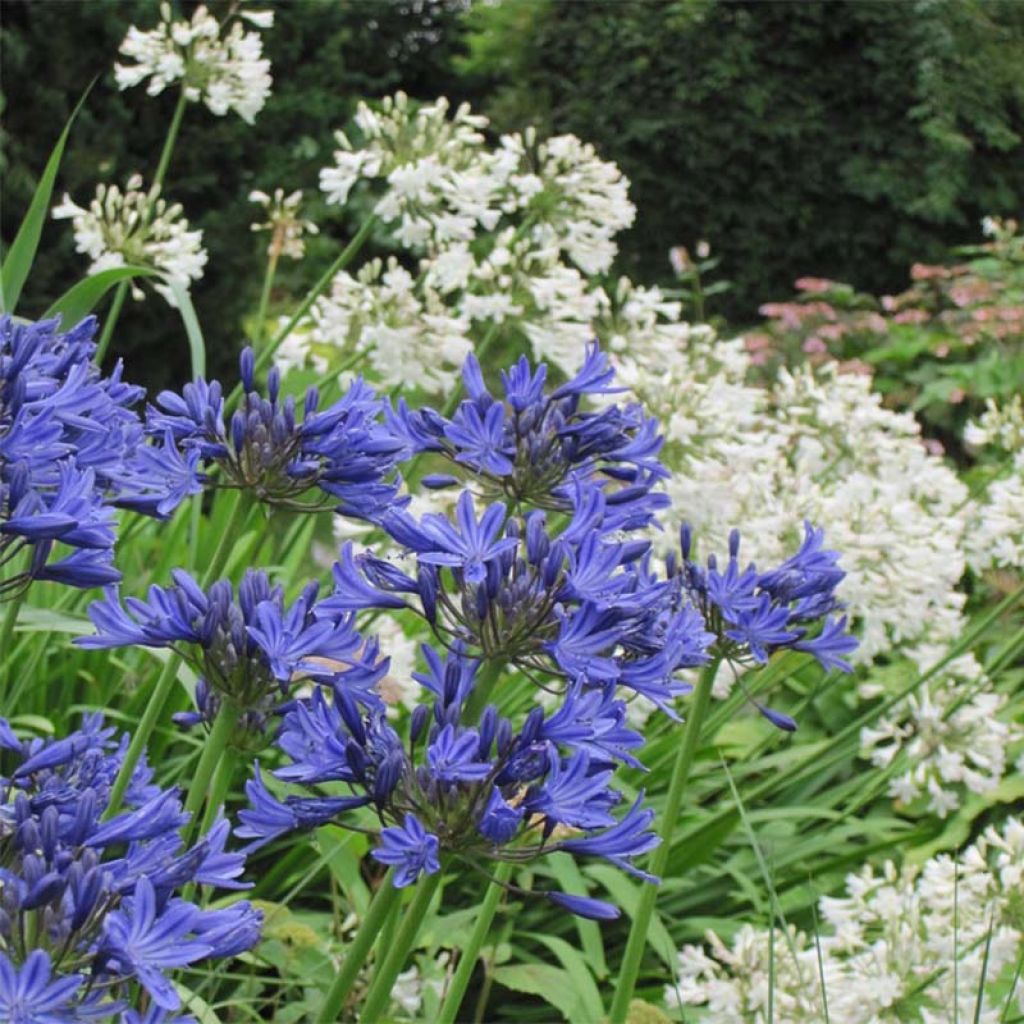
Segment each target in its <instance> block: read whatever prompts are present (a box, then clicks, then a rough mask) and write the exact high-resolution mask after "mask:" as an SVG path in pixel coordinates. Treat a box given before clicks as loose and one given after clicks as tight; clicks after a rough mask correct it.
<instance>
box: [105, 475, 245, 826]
mask: <svg viewBox="0 0 1024 1024" xmlns="http://www.w3.org/2000/svg"><path fill="white" fill-rule="evenodd" d="M249 508H250V505H249V502H248V500H247V498H246V496H245V494H244V493H243V492H242V491H238V492H236V494H235V495H234V503H233V504H232V506H231V512H230V514H229V515H228V521H227V522H226V523H225V524H224V532H223V533H222V534H221V537H220V543H219V544H218V545H217V550H216V551H215V552H214V555H213V560H212V561H211V562H210V565H209V568H208V569H207V570H206V575H205V576H204V577H203V580H202V585H203V587H204V588H205V587H208V586H209V585H210V583H212V582H213V581H214V580H215V579H216V578H217V577H218V576H219V575H220V573H221V572H222V571H223V569H224V566H225V564H226V563H227V560H228V555H229V553H230V551H231V547H232V545H233V544H234V543H235V540H236V539H237V533H238V531H239V528H240V527H241V525H242V524H243V523H244V521H245V518H246V517H247V515H248V512H249ZM180 666H181V658H179V657H178V655H177V654H171V656H170V657H169V658H168V659H167V664H165V665H164V668H163V671H162V672H161V673H160V677H159V679H157V682H156V686H155V687H154V688H153V694H152V696H151V697H150V698H149V703H148V704H147V705H146V710H145V712H144V713H143V715H142V718H141V720H140V721H139V724H138V727H137V728H136V729H135V734H134V735H133V736H132V741H131V743H130V745H129V747H128V752H127V753H126V754H125V756H124V761H122V762H121V767H120V769H119V770H118V773H117V778H116V779H115V780H114V785H113V787H112V788H111V791H110V802H109V803H108V805H107V810H106V813H105V816H106V817H107V818H110V817H113V816H114V815H115V814H116V813H117V812H118V810H119V809H120V807H121V801H122V800H123V799H124V794H125V791H126V790H127V789H128V784H129V783H130V782H131V778H132V775H134V774H135V768H136V766H137V765H138V763H139V758H140V757H142V752H143V751H144V750H145V749H146V744H147V743H149V738H150V736H152V734H153V730H154V729H155V728H156V723H157V722H158V721H159V720H160V717H161V715H162V714H163V711H164V706H165V705H166V704H167V698H168V697H169V696H170V695H171V689H172V687H173V686H174V680H175V678H176V677H177V675H178V669H179V667H180Z"/></svg>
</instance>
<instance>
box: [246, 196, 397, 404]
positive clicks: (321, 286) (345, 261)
mask: <svg viewBox="0 0 1024 1024" xmlns="http://www.w3.org/2000/svg"><path fill="white" fill-rule="evenodd" d="M376 225H377V217H376V215H373V216H370V217H367V218H366V220H364V221H363V224H362V226H361V227H360V228H359V230H358V231H357V232H356V234H355V237H354V238H353V239H352V241H351V242H349V243H348V245H346V246H345V248H344V249H342V250H341V252H340V253H338V256H337V258H336V259H335V261H334V262H333V263H332V264H331V265H330V266H329V267H328V268H327V269H326V270H325V271H324V272H323V274H321V276H320V279H319V280H318V281H317V282H316V284H315V285H313V287H312V288H311V289H310V290H309V292H308V293H307V294H306V297H305V298H304V299H303V300H302V302H300V303H299V307H298V309H296V310H295V312H294V313H293V314H292V315H291V318H290V319H289V321H288V323H286V324H285V325H284V327H282V328H281V330H279V331H278V332H277V334H275V335H274V337H273V339H272V340H271V342H270V344H269V345H268V346H267V347H266V348H265V349H264V350H263V351H262V352H260V353H259V355H257V357H256V370H257V372H259V371H260V370H262V369H263V368H264V367H265V366H266V365H267V364H268V363H269V362H270V360H271V359H273V358H274V353H275V352H276V351H277V350H278V349H279V348H280V347H281V344H282V343H283V342H284V339H285V338H287V337H288V335H289V334H291V332H292V331H293V330H294V329H295V325H296V324H297V323H298V322H299V321H300V320H301V319H302V318H303V317H304V316H305V315H306V314H307V313H308V312H309V310H310V307H312V305H313V303H314V302H316V300H317V299H318V298H320V296H321V295H322V294H323V293H324V292H325V291H326V290H327V288H328V286H329V285H330V283H331V281H333V280H334V277H335V275H336V274H337V273H338V272H339V271H342V270H344V269H345V267H347V266H348V265H349V263H351V262H352V260H354V259H355V258H356V256H357V255H358V253H359V250H360V249H362V247H363V245H364V244H365V243H366V240H367V239H368V238H369V237H370V233H371V232H372V231H373V229H374V227H376ZM241 397H242V385H241V382H239V383H238V384H237V385H236V386H235V388H234V390H233V391H232V392H231V394H230V395H228V400H227V405H228V407H229V408H230V407H231V406H233V405H235V403H236V402H237V401H238V399H239V398H241Z"/></svg>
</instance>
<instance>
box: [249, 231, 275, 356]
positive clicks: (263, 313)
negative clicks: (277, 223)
mask: <svg viewBox="0 0 1024 1024" xmlns="http://www.w3.org/2000/svg"><path fill="white" fill-rule="evenodd" d="M277 261H278V253H277V250H276V249H275V250H274V251H273V252H272V253H271V254H270V256H269V258H268V259H267V272H266V273H265V274H264V275H263V289H262V291H261V292H260V305H259V309H258V310H257V313H256V329H255V330H254V331H253V333H252V347H253V351H254V352H255V353H256V355H257V356H258V355H259V353H260V343H261V342H262V341H263V327H264V324H265V323H266V320H267V307H268V306H269V305H270V292H271V289H272V288H273V287H274V277H275V275H276V274H277Z"/></svg>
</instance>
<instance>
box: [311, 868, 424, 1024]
mask: <svg viewBox="0 0 1024 1024" xmlns="http://www.w3.org/2000/svg"><path fill="white" fill-rule="evenodd" d="M443 874H444V872H443V871H435V872H434V874H432V875H426V876H425V877H423V878H421V879H420V881H419V883H418V884H417V886H416V895H415V896H414V897H413V900H412V903H411V904H410V905H409V909H408V910H407V911H406V913H405V916H404V917H403V919H402V926H401V927H400V928H399V929H398V934H397V935H396V936H395V940H394V942H393V943H392V944H391V948H390V949H388V951H387V953H386V954H385V956H384V960H383V961H382V962H381V964H380V966H379V967H378V968H377V970H376V971H374V974H373V981H372V982H370V990H369V991H368V992H367V993H366V1002H364V1003H363V1010H362V1013H361V1014H360V1015H359V1024H377V1021H379V1020H380V1018H381V1015H382V1014H383V1013H384V1011H385V1010H387V1008H388V1000H389V999H390V998H391V989H392V988H393V987H394V984H395V979H396V978H397V977H398V974H399V972H400V971H401V970H402V968H403V967H404V966H405V962H406V960H407V959H408V958H409V953H410V952H411V950H412V948H413V946H414V945H415V943H416V936H417V935H419V933H420V928H421V927H422V926H423V922H424V921H425V920H426V917H427V911H428V910H429V909H430V901H431V900H432V899H433V898H434V893H436V892H437V887H438V886H439V885H440V884H441V876H442V875H443ZM322 1020H323V1018H321V1021H322Z"/></svg>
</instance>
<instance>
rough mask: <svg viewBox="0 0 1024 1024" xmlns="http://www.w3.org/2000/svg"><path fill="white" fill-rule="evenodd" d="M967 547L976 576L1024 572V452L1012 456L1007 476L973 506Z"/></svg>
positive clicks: (990, 485) (993, 485)
mask: <svg viewBox="0 0 1024 1024" xmlns="http://www.w3.org/2000/svg"><path fill="white" fill-rule="evenodd" d="M965 547H966V549H967V562H968V564H969V565H970V567H971V569H973V570H974V571H975V572H977V573H982V572H986V571H988V570H990V569H1010V570H1017V571H1020V570H1022V569H1024V450H1021V451H1018V452H1017V453H1016V454H1015V455H1014V456H1013V459H1012V461H1011V462H1010V465H1009V467H1008V471H1007V475H1005V476H1003V477H1001V478H999V479H998V480H995V481H993V482H992V483H991V484H989V486H988V488H987V489H986V492H985V494H984V496H983V497H982V498H980V499H979V500H978V501H977V502H975V503H974V504H973V505H972V506H971V522H970V526H969V528H968V530H967V536H966V538H965Z"/></svg>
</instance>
